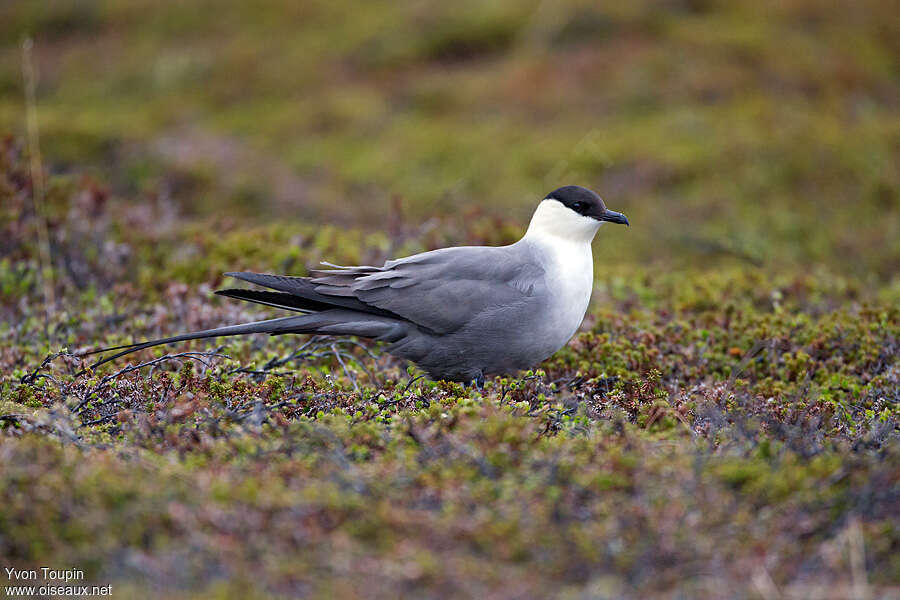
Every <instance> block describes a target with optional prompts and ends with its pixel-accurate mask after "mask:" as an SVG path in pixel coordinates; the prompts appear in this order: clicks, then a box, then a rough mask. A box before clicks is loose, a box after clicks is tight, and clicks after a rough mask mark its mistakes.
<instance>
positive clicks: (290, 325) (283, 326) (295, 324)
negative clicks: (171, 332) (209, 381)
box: [79, 315, 308, 375]
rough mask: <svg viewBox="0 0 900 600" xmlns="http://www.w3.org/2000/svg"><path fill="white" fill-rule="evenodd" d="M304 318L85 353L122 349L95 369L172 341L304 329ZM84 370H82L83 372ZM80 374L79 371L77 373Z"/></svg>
mask: <svg viewBox="0 0 900 600" xmlns="http://www.w3.org/2000/svg"><path fill="white" fill-rule="evenodd" d="M304 320H308V315H299V316H296V317H282V318H280V319H269V320H267V321H254V322H253V323H243V324H241V325H229V326H226V327H216V328H215V329H204V330H203V331H194V332H192V333H184V334H182V335H176V336H172V337H167V338H161V339H158V340H150V341H149V342H139V343H137V344H126V345H124V346H113V347H111V348H100V349H98V350H91V351H90V352H86V353H85V354H86V355H87V354H97V353H100V352H109V351H110V350H121V349H122V348H124V350H122V351H121V352H116V353H115V354H113V355H112V356H107V357H106V358H103V359H100V360H98V361H97V362H95V363H94V364H92V365H91V366H90V368H91V369H96V368H97V367H99V366H100V365H102V364H104V363H108V362H109V361H111V360H115V359H117V358H119V357H120V356H125V355H126V354H131V353H132V352H137V351H138V350H143V349H144V348H152V347H153V346H161V345H163V344H171V343H173V342H185V341H187V340H199V339H203V338H214V337H224V336H229V335H246V334H250V333H270V334H276V333H288V332H290V331H296V330H297V329H304V325H305V323H304ZM83 372H84V371H82V373H83ZM79 375H80V373H79Z"/></svg>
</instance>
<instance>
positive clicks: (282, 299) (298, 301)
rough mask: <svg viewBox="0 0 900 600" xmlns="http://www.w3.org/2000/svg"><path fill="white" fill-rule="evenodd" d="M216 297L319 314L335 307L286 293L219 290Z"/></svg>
mask: <svg viewBox="0 0 900 600" xmlns="http://www.w3.org/2000/svg"><path fill="white" fill-rule="evenodd" d="M216 295H218V296H225V297H227V298H235V299H237V300H246V301H247V302H255V303H257V304H264V305H266V306H274V307H275V308H285V309H287V310H296V311H298V312H306V313H308V312H318V311H322V310H328V309H331V308H334V305H331V304H326V303H324V302H317V301H316V300H310V299H308V298H301V297H300V296H295V295H294V294H288V293H286V292H269V291H266V290H217V291H216Z"/></svg>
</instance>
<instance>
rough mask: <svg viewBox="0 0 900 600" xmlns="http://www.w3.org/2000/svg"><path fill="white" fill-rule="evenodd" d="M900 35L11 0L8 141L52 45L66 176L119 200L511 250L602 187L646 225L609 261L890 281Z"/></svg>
mask: <svg viewBox="0 0 900 600" xmlns="http://www.w3.org/2000/svg"><path fill="white" fill-rule="evenodd" d="M898 19H900V10H898V6H897V3H896V2H892V1H878V0H862V1H859V2H852V3H851V2H822V1H816V0H777V1H775V0H772V1H762V2H760V1H756V0H754V1H727V2H726V1H717V0H658V1H646V0H644V1H635V2H627V3H603V4H602V5H601V4H600V3H595V2H584V1H580V0H566V1H560V2H548V1H540V2H539V1H526V2H518V1H516V2H511V1H506V0H501V1H497V2H487V3H486V2H480V1H464V2H454V3H447V2H433V1H414V2H396V3H372V2H362V1H360V2H355V1H347V0H337V1H335V0H328V1H307V2H260V1H241V2H227V1H222V0H216V1H206V0H197V1H192V2H177V1H174V0H105V1H100V0H97V1H91V0H78V1H76V0H44V1H42V2H29V1H9V0H7V1H6V2H3V3H2V4H0V131H2V132H6V133H9V134H12V135H14V136H18V137H24V135H25V117H24V110H25V109H24V97H23V92H22V48H21V43H22V39H23V37H24V36H26V35H30V36H32V37H33V40H34V60H35V66H36V69H37V71H38V85H37V96H36V98H37V114H38V122H39V128H40V136H41V147H42V150H43V154H44V159H45V162H46V164H47V166H48V168H49V170H50V171H51V172H53V173H56V174H66V173H72V174H75V173H77V174H78V176H79V177H81V176H83V175H84V174H85V173H88V174H89V175H90V176H91V177H92V178H95V179H96V181H98V182H102V185H103V186H108V188H109V189H111V191H112V196H113V198H114V202H122V203H128V202H131V203H141V202H150V201H153V202H158V201H160V199H163V200H165V201H167V202H170V203H172V204H173V205H174V206H175V207H176V208H177V211H178V213H179V214H180V215H185V216H187V217H193V216H196V217H197V218H200V219H207V218H209V219H212V220H213V222H214V221H215V220H216V219H222V218H223V217H227V218H229V219H234V220H237V221H238V222H244V220H247V221H249V222H250V223H257V222H260V223H262V222H266V221H271V220H276V219H277V220H279V221H283V222H287V223H293V222H297V223H300V222H303V223H307V224H309V223H313V224H318V223H326V222H327V223H333V224H337V225H340V226H353V227H356V228H359V229H361V230H363V231H378V230H382V231H384V230H389V229H390V228H392V227H393V228H397V227H400V226H401V225H398V223H399V224H402V225H403V226H408V227H413V228H421V229H415V231H419V233H420V234H421V232H423V231H427V230H429V229H430V228H431V229H433V228H434V227H435V226H436V224H439V227H438V229H440V230H443V231H451V232H452V231H455V229H454V226H455V225H454V224H456V225H460V224H463V225H465V224H466V223H473V222H475V223H482V224H483V225H482V226H481V227H482V230H481V234H480V237H484V238H486V239H485V240H484V241H488V242H503V241H508V240H510V239H513V238H515V237H516V236H517V235H518V234H519V233H520V232H521V230H522V228H523V227H524V225H525V224H526V223H527V219H528V217H529V216H530V213H531V211H532V210H533V207H534V205H535V203H536V202H537V201H538V200H539V199H540V198H541V197H543V195H544V194H546V193H547V192H548V191H550V190H552V189H554V188H556V187H558V186H561V185H565V184H581V185H585V186H588V187H591V188H593V189H594V190H596V191H598V192H599V193H600V194H601V196H603V197H604V199H605V200H606V202H607V204H608V205H609V206H610V207H612V208H614V209H616V210H620V211H623V212H625V213H626V214H627V215H628V216H629V218H630V219H631V222H632V225H633V226H632V227H631V229H630V230H629V231H627V233H626V232H624V231H622V232H620V231H617V232H616V234H615V235H613V234H609V233H606V232H607V231H609V230H605V231H604V234H603V235H601V236H600V238H601V239H600V241H599V242H598V244H599V245H598V248H597V250H598V251H597V254H598V262H600V261H602V262H604V263H606V264H611V263H613V262H615V263H616V264H620V265H621V264H634V265H637V264H640V265H661V266H663V267H668V266H672V265H682V266H684V265H703V266H708V265H712V264H718V263H719V262H720V261H737V262H738V263H741V264H746V265H751V266H753V267H768V268H773V269H781V268H783V267H784V268H796V267H803V268H806V267H807V266H808V267H810V268H821V267H827V269H828V270H829V272H834V273H847V274H851V273H852V274H854V275H855V276H859V277H862V278H863V279H864V280H865V281H871V282H874V283H876V284H877V283H879V282H882V283H883V282H886V281H891V280H893V279H895V278H896V275H897V272H898V270H900V268H898V267H900V216H898V215H900V211H898V202H900V200H898V190H900V167H898V165H900V112H898V103H900V77H898V69H900V66H898V57H900V26H898ZM51 200H52V198H51ZM429 223H430V225H429ZM467 227H468V226H467ZM447 235H448V236H449V238H450V239H449V240H448V239H435V240H434V241H433V244H438V243H443V242H447V241H449V242H453V241H467V240H469V239H470V238H472V237H473V236H472V234H471V233H467V234H463V233H460V234H459V235H457V236H456V238H454V235H455V234H452V233H451V234H447ZM475 237H476V238H478V237H479V236H475ZM457 238H458V239H457ZM476 241H479V240H476ZM426 245H427V242H426Z"/></svg>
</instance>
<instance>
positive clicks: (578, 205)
mask: <svg viewBox="0 0 900 600" xmlns="http://www.w3.org/2000/svg"><path fill="white" fill-rule="evenodd" d="M587 208H588V205H587V202H574V203H572V210H574V211H575V212H577V213H579V214H582V215H583V214H584V213H586V212H587Z"/></svg>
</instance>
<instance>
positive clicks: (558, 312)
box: [522, 200, 600, 356]
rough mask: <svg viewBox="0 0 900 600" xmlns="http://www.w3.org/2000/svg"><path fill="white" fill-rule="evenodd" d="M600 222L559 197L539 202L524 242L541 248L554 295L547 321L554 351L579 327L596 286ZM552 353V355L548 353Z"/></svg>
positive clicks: (549, 341)
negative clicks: (594, 243)
mask: <svg viewBox="0 0 900 600" xmlns="http://www.w3.org/2000/svg"><path fill="white" fill-rule="evenodd" d="M599 228H600V221H597V220H595V219H592V218H590V217H584V216H582V215H579V214H578V213H576V212H575V211H573V210H571V209H569V208H566V207H565V206H564V205H563V204H562V203H561V202H559V201H558V200H544V201H542V202H541V203H540V204H538V207H537V210H535V211H534V216H533V217H532V218H531V224H530V225H529V226H528V231H526V232H525V235H524V237H522V242H524V243H526V244H532V245H534V246H536V247H538V248H540V251H541V254H542V256H543V259H542V262H543V263H544V272H545V277H546V280H547V289H548V290H549V291H550V297H549V299H548V304H547V314H546V319H545V320H546V323H547V324H548V326H549V327H550V329H551V330H552V331H551V332H549V333H548V334H547V343H548V345H549V346H553V349H552V350H551V352H555V351H556V350H557V349H559V348H560V347H562V346H563V345H564V344H565V343H566V342H568V341H569V339H570V338H571V337H572V336H573V335H574V334H575V332H576V331H577V330H578V327H579V326H580V325H581V321H582V319H584V314H585V312H586V311H587V307H588V303H589V302H590V300H591V290H592V289H593V286H594V260H593V256H592V253H591V240H592V239H594V234H595V233H597V230H598V229H599ZM548 356H549V354H548Z"/></svg>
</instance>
